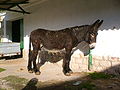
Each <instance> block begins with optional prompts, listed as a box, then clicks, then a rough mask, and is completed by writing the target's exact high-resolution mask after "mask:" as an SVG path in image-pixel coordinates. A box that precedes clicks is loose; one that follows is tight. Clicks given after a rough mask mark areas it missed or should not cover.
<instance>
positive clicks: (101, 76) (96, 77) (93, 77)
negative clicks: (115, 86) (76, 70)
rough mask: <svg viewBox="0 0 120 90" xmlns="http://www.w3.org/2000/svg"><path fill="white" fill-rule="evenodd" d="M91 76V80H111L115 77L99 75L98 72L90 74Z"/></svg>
mask: <svg viewBox="0 0 120 90" xmlns="http://www.w3.org/2000/svg"><path fill="white" fill-rule="evenodd" d="M89 76H90V78H91V79H110V78H112V77H114V76H113V75H109V74H105V73H98V72H94V73H89Z"/></svg>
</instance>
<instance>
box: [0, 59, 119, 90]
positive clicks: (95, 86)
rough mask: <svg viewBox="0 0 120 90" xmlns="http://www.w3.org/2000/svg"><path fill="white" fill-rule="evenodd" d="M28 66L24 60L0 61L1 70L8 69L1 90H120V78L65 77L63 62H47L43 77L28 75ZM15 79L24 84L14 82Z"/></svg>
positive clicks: (1, 75)
mask: <svg viewBox="0 0 120 90" xmlns="http://www.w3.org/2000/svg"><path fill="white" fill-rule="evenodd" d="M26 66H27V60H24V59H23V58H19V59H11V60H0V68H4V69H6V70H5V71H3V72H0V90H120V77H111V78H98V79H92V78H90V76H89V74H88V73H85V72H74V73H73V75H72V76H65V75H64V74H63V73H62V63H61V62H58V63H55V64H52V63H49V62H47V63H46V64H45V65H44V66H42V67H41V75H35V74H34V73H32V74H30V73H28V72H27V68H26ZM8 77H9V78H12V79H6V78H8ZM15 78H16V80H19V79H20V80H21V81H24V83H19V82H21V81H18V82H17V81H16V80H15V81H13V80H14V79H15ZM21 78H22V79H21ZM10 80H11V81H10ZM13 82H14V83H13ZM31 83H32V84H31Z"/></svg>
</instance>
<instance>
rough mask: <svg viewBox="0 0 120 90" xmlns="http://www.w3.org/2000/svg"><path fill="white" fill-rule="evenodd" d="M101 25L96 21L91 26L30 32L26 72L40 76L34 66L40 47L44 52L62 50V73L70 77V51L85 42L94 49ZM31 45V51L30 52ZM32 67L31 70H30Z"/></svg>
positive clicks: (100, 22)
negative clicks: (63, 54) (63, 52)
mask: <svg viewBox="0 0 120 90" xmlns="http://www.w3.org/2000/svg"><path fill="white" fill-rule="evenodd" d="M102 23H103V20H101V21H100V20H97V21H95V22H94V23H93V24H91V25H82V26H75V27H70V28H65V29H62V30H57V31H51V30H45V29H37V30H34V31H32V32H31V34H30V42H29V60H28V71H29V72H30V73H32V72H33V71H34V72H35V74H36V75H39V74H40V71H39V68H38V67H37V65H36V58H37V55H38V51H39V50H41V46H42V47H44V48H46V50H62V49H65V52H66V53H65V57H64V58H63V65H62V66H63V73H64V74H65V75H67V76H69V75H71V73H72V70H71V69H70V67H69V63H70V59H71V54H72V53H71V51H72V49H73V48H74V47H76V46H77V45H78V44H79V43H80V42H82V41H86V42H87V43H88V44H89V46H90V48H91V49H92V48H94V47H95V43H96V36H97V34H98V33H97V32H98V28H99V27H100V26H101V24H102ZM31 43H32V46H33V50H32V51H31ZM32 65H33V68H32Z"/></svg>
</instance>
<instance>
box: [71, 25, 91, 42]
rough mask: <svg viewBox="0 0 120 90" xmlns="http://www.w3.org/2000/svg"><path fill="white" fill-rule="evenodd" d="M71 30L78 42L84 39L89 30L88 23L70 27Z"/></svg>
mask: <svg viewBox="0 0 120 90" xmlns="http://www.w3.org/2000/svg"><path fill="white" fill-rule="evenodd" d="M72 30H73V32H74V35H75V36H76V38H77V40H78V43H80V42H82V41H84V40H85V37H86V35H87V32H88V30H89V25H83V26H76V27H74V28H72Z"/></svg>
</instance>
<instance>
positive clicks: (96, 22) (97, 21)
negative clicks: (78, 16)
mask: <svg viewBox="0 0 120 90" xmlns="http://www.w3.org/2000/svg"><path fill="white" fill-rule="evenodd" d="M99 21H100V20H99V19H98V20H96V21H95V22H94V23H93V24H92V26H95V25H96V24H98V23H99Z"/></svg>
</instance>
